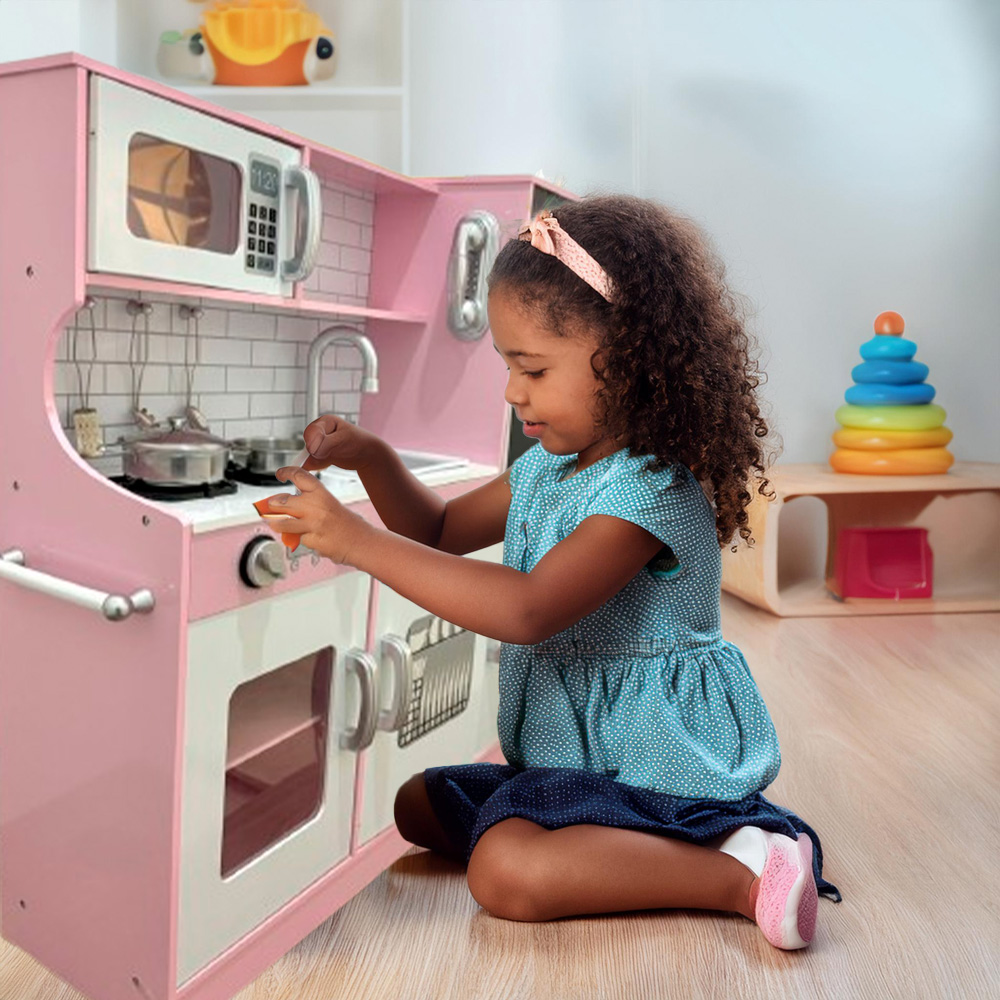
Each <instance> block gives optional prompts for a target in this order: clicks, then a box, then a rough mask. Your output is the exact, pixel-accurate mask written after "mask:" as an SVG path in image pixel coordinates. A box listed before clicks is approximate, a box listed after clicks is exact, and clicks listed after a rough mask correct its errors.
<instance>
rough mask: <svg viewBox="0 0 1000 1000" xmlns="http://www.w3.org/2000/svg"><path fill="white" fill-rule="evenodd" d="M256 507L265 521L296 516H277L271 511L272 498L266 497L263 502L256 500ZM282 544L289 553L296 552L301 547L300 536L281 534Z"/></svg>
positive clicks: (287, 533)
mask: <svg viewBox="0 0 1000 1000" xmlns="http://www.w3.org/2000/svg"><path fill="white" fill-rule="evenodd" d="M254 507H255V508H256V509H257V513H258V514H259V515H260V516H261V517H262V518H263V519H264V520H265V521H273V520H277V519H278V518H279V517H294V516H295V515H294V514H288V513H285V514H275V513H274V512H273V511H272V510H271V500H270V497H265V498H264V499H263V500H255V501H254ZM281 542H282V544H283V545H284V546H285V548H286V549H288V551H289V552H294V551H295V550H296V549H297V548H298V547H299V536H298V535H293V534H290V533H289V532H287V531H283V532H282V533H281Z"/></svg>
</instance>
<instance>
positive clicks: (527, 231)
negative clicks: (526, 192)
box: [517, 211, 611, 302]
mask: <svg viewBox="0 0 1000 1000" xmlns="http://www.w3.org/2000/svg"><path fill="white" fill-rule="evenodd" d="M517 238H518V239H519V240H523V239H525V238H528V239H530V240H531V245H532V246H533V247H534V248H535V249H536V250H541V251H542V253H547V254H551V255H552V256H553V257H555V258H556V259H557V260H561V261H562V262H563V263H564V264H565V265H566V266H567V267H568V268H569V269H570V270H571V271H572V272H573V273H574V274H576V275H579V277H581V278H583V280H584V281H586V282H587V284H588V285H590V287H591V288H593V289H594V291H595V292H597V293H599V294H600V295H603V296H604V298H606V299H607V300H608V302H610V301H611V279H610V278H609V277H608V274H607V272H606V271H605V270H604V268H603V267H601V265H600V264H598V263H597V261H596V260H594V258H593V257H591V256H590V254H589V253H587V251H586V250H584V249H583V247H582V246H580V244H579V243H577V242H576V240H574V239H573V237H572V236H570V235H569V233H567V232H566V230H565V229H563V228H562V227H561V226H560V225H559V220H558V219H557V218H556V217H555V216H554V215H553V214H552V213H551V212H549V211H544V212H539V213H538V215H536V216H535V219H534V221H533V222H527V223H525V224H524V225H523V226H522V227H521V229H520V230H519V232H518V234H517Z"/></svg>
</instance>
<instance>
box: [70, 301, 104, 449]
mask: <svg viewBox="0 0 1000 1000" xmlns="http://www.w3.org/2000/svg"><path fill="white" fill-rule="evenodd" d="M96 305H97V301H96V300H95V299H94V298H93V297H92V296H90V295H88V296H87V297H86V298H85V299H84V300H83V306H82V307H81V308H83V309H86V310H87V315H88V317H89V318H90V359H89V364H88V365H87V375H86V377H84V374H83V368H82V367H81V365H80V353H79V343H78V341H79V336H80V327H79V318H80V314H79V312H77V313H76V314H75V315H74V316H73V335H72V338H71V340H70V360H71V361H72V362H73V365H74V367H75V368H76V378H77V385H78V395H79V400H80V405H79V406H78V407H77V408H76V409H75V410H74V411H73V431H74V432H75V435H76V450H77V451H78V452H79V453H80V454H81V455H82V456H83V457H84V458H97V457H99V456H100V455H102V454H104V440H103V439H104V434H103V432H102V430H101V422H100V419H99V418H98V415H97V410H95V409H94V408H93V407H92V406H91V405H90V381H91V377H92V376H93V374H94V363H95V362H96V361H97V323H96V322H95V320H94V307H95V306H96Z"/></svg>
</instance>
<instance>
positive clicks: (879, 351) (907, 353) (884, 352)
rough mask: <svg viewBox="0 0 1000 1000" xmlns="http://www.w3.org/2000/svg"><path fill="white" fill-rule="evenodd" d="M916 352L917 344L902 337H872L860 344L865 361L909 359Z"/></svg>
mask: <svg viewBox="0 0 1000 1000" xmlns="http://www.w3.org/2000/svg"><path fill="white" fill-rule="evenodd" d="M916 353H917V345H916V344H915V343H914V342H913V341H912V340H906V339H905V338H903V337H872V339H871V340H866V341H865V342H864V343H863V344H862V345H861V357H863V358H864V359H865V361H885V360H887V359H891V360H893V361H909V360H910V358H912V357H913V355H914V354H916Z"/></svg>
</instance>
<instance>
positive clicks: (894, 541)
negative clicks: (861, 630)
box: [835, 528, 934, 601]
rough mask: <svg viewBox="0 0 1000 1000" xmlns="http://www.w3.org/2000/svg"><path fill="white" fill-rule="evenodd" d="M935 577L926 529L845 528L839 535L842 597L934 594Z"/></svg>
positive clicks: (838, 569)
mask: <svg viewBox="0 0 1000 1000" xmlns="http://www.w3.org/2000/svg"><path fill="white" fill-rule="evenodd" d="M933 577H934V554H933V552H931V547H930V545H928V543H927V529H926V528H843V529H841V531H840V534H839V535H838V536H837V553H836V571H835V579H836V585H837V592H838V594H839V596H840V597H879V598H884V599H889V600H895V601H899V600H902V599H904V598H912V597H931V596H932V594H933Z"/></svg>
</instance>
